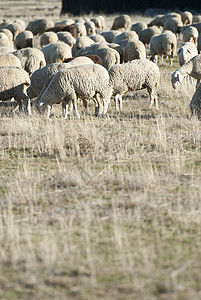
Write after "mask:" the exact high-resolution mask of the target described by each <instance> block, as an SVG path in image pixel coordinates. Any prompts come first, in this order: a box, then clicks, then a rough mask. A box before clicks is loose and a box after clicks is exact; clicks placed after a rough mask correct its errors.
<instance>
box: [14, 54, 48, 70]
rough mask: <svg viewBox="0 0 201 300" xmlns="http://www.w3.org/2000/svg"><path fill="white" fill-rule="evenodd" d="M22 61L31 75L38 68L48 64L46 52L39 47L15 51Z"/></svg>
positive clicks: (23, 66)
mask: <svg viewBox="0 0 201 300" xmlns="http://www.w3.org/2000/svg"><path fill="white" fill-rule="evenodd" d="M13 54H14V55H15V56H17V57H18V58H19V60H20V62H21V65H22V68H23V69H24V70H25V71H27V73H28V74H29V75H31V74H32V73H33V72H34V71H36V70H37V69H40V68H43V67H44V66H45V65H46V62H45V57H44V54H43V52H42V51H41V50H39V49H37V48H23V49H19V50H16V51H15V52H13Z"/></svg>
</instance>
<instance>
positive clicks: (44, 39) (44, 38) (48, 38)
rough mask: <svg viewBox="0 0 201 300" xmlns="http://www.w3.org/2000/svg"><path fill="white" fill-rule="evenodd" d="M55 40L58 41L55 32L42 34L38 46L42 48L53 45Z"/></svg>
mask: <svg viewBox="0 0 201 300" xmlns="http://www.w3.org/2000/svg"><path fill="white" fill-rule="evenodd" d="M57 40H58V36H57V34H56V33H55V32H53V31H47V32H44V33H42V34H41V36H40V46H41V48H42V47H43V46H46V45H49V44H51V43H54V42H56V41H57Z"/></svg>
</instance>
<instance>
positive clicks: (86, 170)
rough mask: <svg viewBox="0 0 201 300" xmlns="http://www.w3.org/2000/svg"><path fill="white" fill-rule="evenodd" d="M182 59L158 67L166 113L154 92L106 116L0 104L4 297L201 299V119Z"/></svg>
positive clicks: (0, 280) (0, 276) (0, 287)
mask: <svg viewBox="0 0 201 300" xmlns="http://www.w3.org/2000/svg"><path fill="white" fill-rule="evenodd" d="M105 17H106V24H107V26H108V27H110V25H111V24H112V20H113V16H105ZM57 19H59V17H58V16H56V17H55V16H54V20H57ZM142 19H143V20H145V21H146V22H147V23H148V22H149V20H150V18H145V17H142V16H132V22H133V23H134V22H136V21H139V20H142ZM35 42H36V43H37V40H36V41H35ZM147 51H148V50H147ZM178 66H179V65H178V59H177V57H175V58H174V60H173V65H172V66H170V64H169V61H168V60H167V61H164V64H163V65H161V64H160V63H159V68H160V71H161V80H160V86H159V89H158V100H159V110H157V109H155V108H152V109H149V98H148V94H147V91H146V90H142V91H137V92H135V93H129V94H127V95H125V96H124V97H123V111H122V112H120V113H117V112H116V111H115V104H114V101H113V99H111V102H110V106H109V109H108V113H107V116H106V117H105V118H96V117H94V104H93V103H91V104H90V105H89V111H88V115H87V116H84V115H81V119H80V120H78V119H77V118H76V117H75V116H74V115H73V114H71V116H70V118H69V119H68V120H64V119H62V117H61V107H60V106H53V109H52V112H51V117H50V119H46V118H45V117H41V116H40V115H38V113H37V112H36V111H35V110H34V109H33V113H32V115H31V116H25V115H23V114H19V113H18V112H15V113H13V111H12V106H10V105H9V103H5V104H3V103H1V106H0V170H1V172H0V254H1V255H0V270H1V273H0V299H6V300H13V299H20V300H27V299H34V300H37V299H43V300H46V299H47V300H50V299H77V300H81V299H82V300H89V299H93V300H95V299H103V300H110V299H115V300H116V299H118V300H120V299H122V300H124V299H126V300H129V299H132V300H133V299H144V300H155V299H161V300H162V299H171V300H178V299H182V300H185V299H186V300H189V299H193V300H197V299H201V272H200V270H201V259H200V257H201V208H200V207H201V203H200V202H201V185H200V182H201V135H200V133H201V130H200V129H201V127H200V121H198V120H197V118H195V117H191V115H190V111H189V107H188V105H189V102H190V100H191V97H192V95H193V92H194V89H195V85H192V84H191V83H189V82H188V81H184V82H183V83H182V84H181V85H180V87H179V89H178V90H174V89H173V88H172V86H171V74H172V72H173V71H174V70H176V69H177V68H178ZM78 110H79V112H80V113H81V111H82V110H83V106H82V103H81V102H80V103H78Z"/></svg>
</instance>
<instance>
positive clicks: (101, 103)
mask: <svg viewBox="0 0 201 300" xmlns="http://www.w3.org/2000/svg"><path fill="white" fill-rule="evenodd" d="M96 100H97V103H98V116H100V115H102V114H103V100H102V98H101V97H100V95H99V94H98V93H97V94H96Z"/></svg>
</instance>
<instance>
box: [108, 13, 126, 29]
mask: <svg viewBox="0 0 201 300" xmlns="http://www.w3.org/2000/svg"><path fill="white" fill-rule="evenodd" d="M130 23H131V17H130V16H129V15H125V14H124V15H120V16H118V17H116V18H115V19H114V22H113V25H112V28H111V30H118V29H126V30H127V29H128V28H129V27H130Z"/></svg>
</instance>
